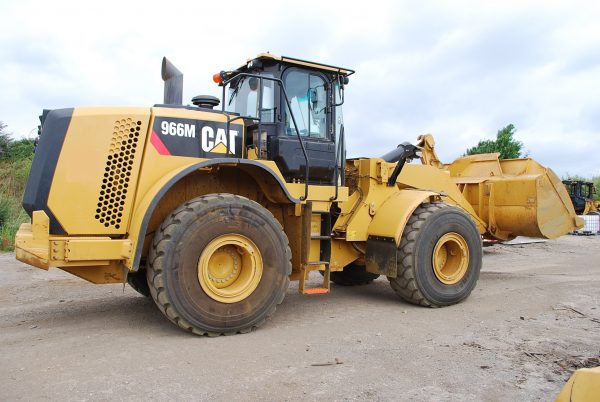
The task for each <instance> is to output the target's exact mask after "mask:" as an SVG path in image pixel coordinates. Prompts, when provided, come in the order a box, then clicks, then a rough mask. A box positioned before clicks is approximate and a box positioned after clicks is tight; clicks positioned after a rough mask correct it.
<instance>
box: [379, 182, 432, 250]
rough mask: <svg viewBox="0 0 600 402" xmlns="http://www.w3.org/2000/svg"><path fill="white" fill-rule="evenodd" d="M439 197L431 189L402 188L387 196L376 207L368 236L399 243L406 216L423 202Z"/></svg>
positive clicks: (406, 219) (406, 220)
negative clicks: (385, 238)
mask: <svg viewBox="0 0 600 402" xmlns="http://www.w3.org/2000/svg"><path fill="white" fill-rule="evenodd" d="M438 199H439V194H438V193H434V192H431V191H419V190H403V191H399V192H397V193H396V194H394V195H392V196H391V197H389V198H388V199H387V200H385V202H384V203H383V204H382V205H381V207H379V208H378V209H377V213H376V214H375V216H374V217H373V220H372V221H371V224H370V225H369V228H368V233H369V236H380V237H390V238H393V239H395V240H396V244H400V238H401V237H402V232H404V227H405V226H406V223H407V222H408V218H410V216H411V215H412V213H413V211H414V210H415V209H417V207H418V206H419V205H421V204H422V203H423V202H431V201H435V200H438Z"/></svg>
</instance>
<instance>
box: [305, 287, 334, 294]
mask: <svg viewBox="0 0 600 402" xmlns="http://www.w3.org/2000/svg"><path fill="white" fill-rule="evenodd" d="M325 293H329V289H327V288H309V289H304V293H303V294H305V295H322V294H325Z"/></svg>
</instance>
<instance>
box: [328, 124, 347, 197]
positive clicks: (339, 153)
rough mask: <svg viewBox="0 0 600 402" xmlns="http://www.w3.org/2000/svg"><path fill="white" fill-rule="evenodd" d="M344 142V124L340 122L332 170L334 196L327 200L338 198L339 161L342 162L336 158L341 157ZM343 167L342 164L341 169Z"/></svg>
mask: <svg viewBox="0 0 600 402" xmlns="http://www.w3.org/2000/svg"><path fill="white" fill-rule="evenodd" d="M343 143H344V125H343V124H342V125H341V126H340V136H339V138H338V144H337V149H336V151H335V170H334V179H333V180H334V182H335V196H333V197H330V198H329V201H335V200H337V198H338V187H339V185H338V174H339V168H340V166H339V162H342V161H341V160H338V156H339V157H340V158H342V152H343V150H342V144H343ZM343 168H344V167H343V166H342V169H343ZM342 185H344V182H343V181H342Z"/></svg>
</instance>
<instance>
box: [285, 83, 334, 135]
mask: <svg viewBox="0 0 600 402" xmlns="http://www.w3.org/2000/svg"><path fill="white" fill-rule="evenodd" d="M284 82H285V89H286V91H287V95H288V98H289V100H290V107H291V111H290V110H289V109H288V110H286V114H285V126H286V134H288V135H296V129H295V127H294V122H293V121H292V117H291V115H290V112H291V113H292V114H293V116H294V118H295V120H296V124H297V125H298V130H299V131H300V135H301V136H304V137H312V138H325V137H326V134H327V91H326V89H325V80H323V78H321V77H320V76H318V75H314V74H310V73H308V72H304V71H290V72H289V73H288V74H287V75H286V76H285V80H284ZM286 109H287V108H286Z"/></svg>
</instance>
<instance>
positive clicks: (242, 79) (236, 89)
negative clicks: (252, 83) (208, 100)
mask: <svg viewBox="0 0 600 402" xmlns="http://www.w3.org/2000/svg"><path fill="white" fill-rule="evenodd" d="M245 79H246V77H245V76H244V77H242V78H240V80H239V81H238V83H237V85H236V86H235V89H234V90H233V92H231V96H230V97H229V102H227V106H230V105H231V102H232V101H233V98H234V97H235V96H236V95H237V93H238V92H239V90H240V87H241V86H242V84H243V83H244V80H245Z"/></svg>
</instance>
